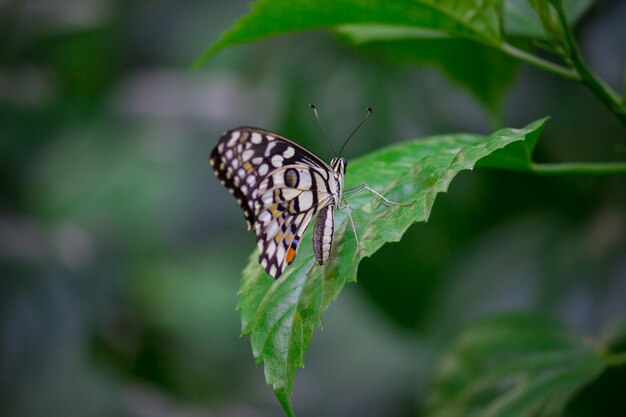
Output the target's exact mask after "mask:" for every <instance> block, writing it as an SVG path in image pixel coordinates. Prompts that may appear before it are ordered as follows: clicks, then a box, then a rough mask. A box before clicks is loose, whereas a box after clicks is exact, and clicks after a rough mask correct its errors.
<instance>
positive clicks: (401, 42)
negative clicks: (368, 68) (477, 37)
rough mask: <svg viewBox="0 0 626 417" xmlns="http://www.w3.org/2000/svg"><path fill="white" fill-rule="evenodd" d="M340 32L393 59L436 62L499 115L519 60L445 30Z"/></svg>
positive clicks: (358, 28) (359, 28)
mask: <svg viewBox="0 0 626 417" xmlns="http://www.w3.org/2000/svg"><path fill="white" fill-rule="evenodd" d="M336 32H337V33H338V34H339V35H340V36H342V37H343V38H344V39H346V40H347V41H348V42H349V43H351V44H353V45H355V46H357V47H359V48H360V49H362V50H364V51H365V52H367V53H369V54H370V55H374V56H376V57H382V58H384V59H387V60H390V61H392V62H400V63H403V62H410V63H416V64H420V65H423V64H433V65H436V66H437V67H439V68H440V69H441V70H442V71H443V73H444V74H445V75H446V76H447V77H448V78H449V79H450V81H452V82H453V83H456V84H458V85H460V86H461V87H463V88H465V89H467V90H468V91H470V92H471V93H472V95H473V96H474V97H476V99H478V101H480V102H481V103H483V104H484V105H485V106H486V107H487V108H488V109H489V110H490V111H491V112H492V113H494V114H497V113H498V111H499V109H500V102H501V99H502V96H503V94H504V92H505V90H506V88H507V87H509V86H510V85H511V84H512V83H513V81H514V80H515V76H516V75H517V68H518V64H517V61H516V60H515V59H513V58H511V57H509V56H507V55H505V54H503V53H501V52H500V51H498V50H497V49H495V48H491V47H489V46H486V45H484V44H482V43H479V42H475V41H472V40H469V39H463V38H458V37H452V36H448V35H446V34H444V33H442V32H436V31H428V30H424V29H419V28H411V27H401V26H375V25H343V26H339V27H338V28H337V29H336Z"/></svg>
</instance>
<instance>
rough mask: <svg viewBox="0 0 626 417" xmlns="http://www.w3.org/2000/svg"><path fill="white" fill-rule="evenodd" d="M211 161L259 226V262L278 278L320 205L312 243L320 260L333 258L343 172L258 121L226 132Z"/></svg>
mask: <svg viewBox="0 0 626 417" xmlns="http://www.w3.org/2000/svg"><path fill="white" fill-rule="evenodd" d="M211 165H212V166H213V169H214V170H215V175H217V177H218V178H219V179H220V181H221V182H222V185H224V186H225V187H226V188H227V189H228V190H229V191H230V193H231V194H233V196H234V197H235V199H236V200H237V203H238V204H239V205H240V206H241V208H242V209H243V213H244V217H245V219H246V221H247V223H248V228H249V229H254V232H255V234H256V239H257V245H258V247H259V263H260V264H261V265H262V266H263V268H264V269H265V271H267V273H268V274H270V275H271V276H272V277H274V278H275V279H278V278H279V277H280V275H281V274H282V273H283V271H284V270H285V268H286V267H287V266H288V265H290V264H291V263H292V262H293V260H294V258H295V256H296V253H297V251H298V247H299V245H300V241H301V239H302V236H303V235H304V232H305V231H306V229H307V228H308V226H309V224H310V223H311V220H312V219H313V216H315V214H317V213H318V212H320V211H321V214H320V216H318V220H317V222H316V225H315V230H314V238H313V243H314V245H313V246H314V250H315V255H316V258H317V261H318V262H319V263H323V261H324V260H326V259H328V257H329V256H330V251H331V245H332V230H333V209H334V208H336V207H337V206H338V203H339V201H340V198H341V187H342V185H343V173H344V172H341V171H336V170H334V169H333V168H331V167H330V166H329V165H327V164H326V163H325V162H323V161H322V160H321V159H319V158H318V157H317V156H315V155H314V154H313V153H311V152H309V151H307V150H306V149H304V148H303V147H301V146H300V145H298V144H296V143H294V142H292V141H290V140H289V139H286V138H284V137H282V136H280V135H278V134H276V133H273V132H269V131H266V130H263V129H257V128H253V127H240V128H237V129H232V130H229V131H227V132H226V133H224V134H223V135H222V136H221V137H220V139H219V141H218V143H217V146H216V147H215V148H214V149H213V152H212V153H211ZM316 236H317V237H316Z"/></svg>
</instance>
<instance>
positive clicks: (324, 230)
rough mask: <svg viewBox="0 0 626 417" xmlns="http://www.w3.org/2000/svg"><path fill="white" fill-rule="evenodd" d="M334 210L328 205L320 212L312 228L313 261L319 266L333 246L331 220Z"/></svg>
mask: <svg viewBox="0 0 626 417" xmlns="http://www.w3.org/2000/svg"><path fill="white" fill-rule="evenodd" d="M333 212H334V208H333V206H332V205H328V206H326V207H324V208H323V209H321V210H320V212H319V214H318V215H317V220H316V221H315V226H313V252H315V259H316V260H317V262H318V263H319V264H320V265H323V264H324V261H325V260H327V259H328V258H329V257H330V252H331V250H332V246H333V231H334V228H335V224H334V218H333Z"/></svg>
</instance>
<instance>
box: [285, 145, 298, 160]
mask: <svg viewBox="0 0 626 417" xmlns="http://www.w3.org/2000/svg"><path fill="white" fill-rule="evenodd" d="M295 153H296V151H295V150H294V149H293V147H292V146H288V147H287V149H285V152H283V157H284V158H285V159H286V158H291V157H292V156H293V155H294V154H295Z"/></svg>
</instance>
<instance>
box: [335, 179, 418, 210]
mask: <svg viewBox="0 0 626 417" xmlns="http://www.w3.org/2000/svg"><path fill="white" fill-rule="evenodd" d="M347 191H351V192H352V194H350V195H348V196H344V197H343V199H344V200H346V199H348V198H352V197H354V196H356V195H357V194H359V193H361V192H362V191H368V192H369V193H370V194H372V195H373V196H374V198H375V199H376V201H378V202H379V203H380V204H382V205H383V206H385V207H389V206H412V205H413V204H415V201H412V202H410V203H406V204H405V203H396V202H395V201H391V200H389V199H387V198H386V197H385V196H384V195H382V194H380V193H379V192H378V191H376V190H374V189H373V188H371V187H370V186H369V185H367V184H361V185H358V186H356V187H354V188H351V189H349V190H347Z"/></svg>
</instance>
